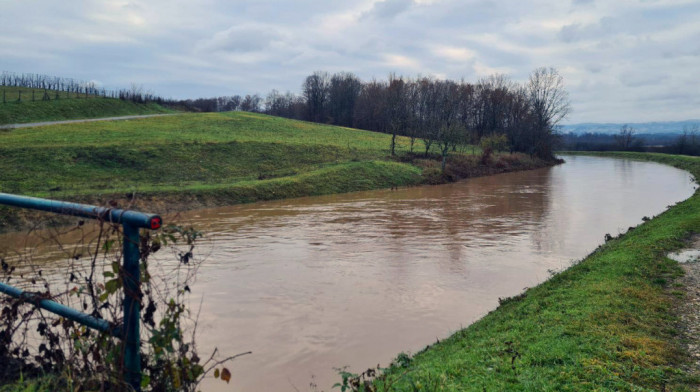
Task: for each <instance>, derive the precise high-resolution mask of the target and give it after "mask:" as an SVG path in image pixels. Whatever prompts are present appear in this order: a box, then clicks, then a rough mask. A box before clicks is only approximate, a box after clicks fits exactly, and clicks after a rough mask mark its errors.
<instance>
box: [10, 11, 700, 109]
mask: <svg viewBox="0 0 700 392" xmlns="http://www.w3.org/2000/svg"><path fill="white" fill-rule="evenodd" d="M368 4H370V3H369V1H367V2H347V1H341V0H323V1H322V0H299V1H295V2H285V1H282V0H262V1H261V0H240V1H235V2H231V1H228V0H202V1H200V2H192V1H191V0H167V1H166V0H148V1H146V0H128V2H126V1H125V2H122V3H115V2H95V1H90V0H75V1H74V2H70V4H68V3H66V4H64V3H60V4H59V3H57V2H55V1H54V0H32V1H31V2H26V1H15V2H2V1H0V15H2V20H3V23H0V55H1V57H2V58H3V61H2V66H3V67H4V68H5V69H7V70H9V71H17V72H40V73H48V74H55V75H61V76H67V77H75V78H79V79H85V80H91V79H96V80H100V81H102V82H104V84H105V85H106V86H114V87H123V86H128V85H129V84H130V83H131V82H134V83H137V84H142V85H144V87H145V88H147V89H150V90H153V91H155V92H156V93H158V94H162V95H164V96H171V97H174V98H193V97H197V96H214V95H230V94H246V93H255V92H259V93H262V94H265V93H266V92H267V91H269V90H271V89H272V88H276V89H278V90H280V91H286V90H291V91H295V92H298V91H299V87H300V85H301V82H302V80H303V78H304V76H306V75H308V74H309V73H311V72H313V71H315V70H318V69H322V70H328V71H330V72H337V71H341V70H347V71H352V72H355V73H357V74H358V75H359V76H360V77H362V78H365V79H370V78H372V77H378V78H383V77H386V75H387V74H388V73H389V72H396V73H398V74H404V75H415V74H417V73H421V74H423V75H426V76H427V75H437V76H441V77H448V78H452V79H459V78H462V77H464V78H465V79H466V80H476V78H478V77H480V76H485V75H486V74H488V73H489V72H508V73H509V74H510V76H511V77H512V79H514V80H516V81H524V80H526V79H527V76H528V74H529V72H530V71H531V70H532V69H534V68H536V67H539V66H550V65H551V66H555V67H557V68H559V70H560V72H561V73H562V74H563V75H564V77H565V79H566V83H567V85H568V86H569V91H570V96H571V99H572V101H573V106H574V111H573V114H572V117H571V118H569V120H568V121H570V122H585V121H608V120H609V121H615V122H626V121H627V122H632V121H633V120H639V121H647V120H667V119H672V118H676V119H681V118H683V117H688V116H690V115H691V114H692V117H695V118H700V105H699V104H698V100H699V99H700V98H695V99H689V98H688V97H689V96H697V97H700V96H698V95H697V91H698V89H700V80H696V79H697V77H696V75H697V69H700V57H698V56H699V55H700V47H699V46H698V42H700V30H698V28H697V27H696V26H697V22H696V21H697V20H700V3H698V2H696V3H693V4H690V3H687V2H686V3H685V4H681V3H676V4H675V5H667V4H664V3H663V2H602V1H597V2H596V1H594V0H571V1H566V2H551V1H548V0H527V1H523V0H502V1H493V0H439V1H429V2H426V1H420V2H417V1H410V0H385V1H380V2H374V3H373V5H368ZM561 20H567V21H568V22H567V24H568V25H566V26H563V27H561V28H557V27H554V26H561V25H560V23H561ZM140 21H141V22H144V23H139V22H140ZM37 26H40V27H41V28H42V29H43V30H41V29H37ZM105 38H110V39H105ZM460 48H463V49H468V51H469V52H468V55H463V56H461V57H460V54H459V53H460V52H459V49H460ZM436 53H438V54H439V53H443V54H444V53H447V54H448V56H447V57H445V56H441V55H436ZM449 54H452V56H451V57H450V56H449ZM673 97H684V99H677V100H674V101H673V105H667V106H665V105H666V103H668V102H671V100H670V99H671V98H673Z"/></svg>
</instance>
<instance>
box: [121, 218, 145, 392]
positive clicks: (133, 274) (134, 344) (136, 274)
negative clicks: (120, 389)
mask: <svg viewBox="0 0 700 392" xmlns="http://www.w3.org/2000/svg"><path fill="white" fill-rule="evenodd" d="M123 228H124V274H123V276H124V338H123V339H124V368H125V370H126V372H125V373H124V378H125V381H126V382H127V383H129V384H130V385H131V386H132V387H134V389H136V390H139V389H138V388H140V387H141V357H140V348H139V337H140V334H139V324H140V322H139V321H140V320H139V318H140V313H141V305H140V300H139V299H140V295H141V290H140V286H141V284H140V278H141V268H140V267H139V259H140V258H141V255H140V253H139V240H140V236H139V228H138V227H137V226H134V225H130V224H127V223H125V224H124V225H123ZM137 385H138V387H137Z"/></svg>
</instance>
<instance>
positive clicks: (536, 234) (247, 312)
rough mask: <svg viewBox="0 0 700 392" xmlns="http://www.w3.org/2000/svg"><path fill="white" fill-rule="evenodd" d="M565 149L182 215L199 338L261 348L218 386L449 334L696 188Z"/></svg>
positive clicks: (370, 362)
mask: <svg viewBox="0 0 700 392" xmlns="http://www.w3.org/2000/svg"><path fill="white" fill-rule="evenodd" d="M564 158H565V159H566V161H567V163H566V164H563V165H559V166H556V167H552V168H546V169H540V170H534V171H527V172H520V173H509V174H502V175H497V176H492V177H483V178H475V179H470V180H467V181H463V182H460V183H456V184H450V185H441V186H423V187H415V188H406V189H399V190H394V191H389V190H381V191H370V192H359V193H352V194H344V195H332V196H323V197H309V198H301V199H291V200H282V201H276V202H266V203H256V204H249V205H239V206H233V207H226V208H217V209H208V210H200V211H194V212H190V213H186V214H183V215H182V216H181V217H180V219H179V220H180V223H184V222H187V223H191V224H193V225H195V226H196V227H198V228H200V229H201V230H202V231H204V232H205V233H206V241H204V243H203V244H202V246H201V247H200V249H199V252H200V253H201V254H206V255H207V259H206V261H205V262H204V264H203V265H202V267H201V269H200V270H199V275H198V276H199V277H198V280H197V282H196V283H195V284H194V285H192V290H193V302H194V303H196V304H198V303H199V300H200V296H203V306H202V309H201V314H200V319H199V326H198V332H199V335H198V343H199V349H200V351H201V352H202V353H207V352H210V351H211V350H212V349H213V347H215V346H216V347H218V348H219V350H220V351H221V352H223V353H227V354H235V353H238V352H242V351H248V350H251V351H253V354H252V355H248V356H244V357H241V358H238V359H236V360H235V361H234V362H233V363H231V364H230V365H229V366H228V368H229V369H230V370H231V371H232V374H233V376H232V382H231V384H229V385H227V384H225V383H222V382H221V381H219V380H213V379H212V380H206V381H205V383H204V385H203V390H204V391H233V390H235V391H249V392H253V391H295V390H299V391H308V390H310V388H309V384H310V383H312V382H313V383H315V384H317V385H318V390H325V391H329V390H331V385H332V384H333V383H334V382H336V381H338V380H339V377H338V376H337V372H336V371H335V370H334V368H339V367H343V366H348V369H349V370H352V371H362V370H364V369H366V368H368V367H373V366H376V365H377V364H378V363H379V364H381V365H387V364H388V363H389V362H390V361H391V360H392V359H393V358H394V357H395V356H396V355H397V354H398V353H400V352H408V353H412V352H416V351H418V350H420V349H422V348H424V347H425V346H426V345H428V344H431V343H433V342H435V340H436V339H443V338H445V337H447V336H449V335H450V334H451V333H453V332H455V331H456V330H458V329H459V328H460V327H465V326H467V325H469V324H470V323H472V322H473V321H475V320H477V319H478V318H480V317H482V316H483V315H484V314H486V313H487V312H489V311H491V310H493V309H495V308H496V307H497V305H498V298H499V297H508V296H513V295H517V294H518V293H520V292H522V291H523V289H524V288H526V287H531V286H534V285H536V284H538V283H540V282H542V281H544V280H546V279H547V278H548V277H549V276H550V272H551V271H555V270H561V269H563V268H566V267H568V266H569V265H571V263H572V262H573V261H575V260H579V259H581V258H583V257H585V256H586V255H587V254H588V253H590V252H591V251H592V250H593V249H595V248H596V247H597V246H598V245H599V244H601V243H602V242H603V238H604V236H605V234H606V233H609V234H611V235H617V234H619V233H622V232H625V231H626V230H627V228H628V227H629V226H635V225H637V224H639V223H641V222H642V217H643V216H653V215H655V214H658V213H660V212H662V211H663V210H664V209H665V208H666V206H668V205H670V204H673V203H675V202H678V201H681V200H684V199H686V198H688V197H689V196H690V195H691V194H692V193H693V191H694V188H695V184H694V183H693V182H692V180H691V177H690V175H689V174H688V173H686V172H684V171H681V170H677V169H674V168H671V167H668V166H663V165H659V164H655V163H643V162H633V161H628V160H618V159H607V158H593V157H574V156H567V157H564ZM4 238H5V239H6V240H5V241H4V242H5V243H6V244H7V243H8V242H10V241H9V240H8V238H10V237H8V236H5V237H4ZM0 242H2V240H1V239H0Z"/></svg>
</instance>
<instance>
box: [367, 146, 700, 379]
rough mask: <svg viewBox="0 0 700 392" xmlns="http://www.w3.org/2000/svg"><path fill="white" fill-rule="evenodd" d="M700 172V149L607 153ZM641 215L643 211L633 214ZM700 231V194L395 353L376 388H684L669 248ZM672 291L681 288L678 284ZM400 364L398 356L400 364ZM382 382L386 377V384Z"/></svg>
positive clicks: (675, 270)
mask: <svg viewBox="0 0 700 392" xmlns="http://www.w3.org/2000/svg"><path fill="white" fill-rule="evenodd" d="M598 155H601V156H609V157H623V158H630V159H642V160H649V161H656V162H662V163H665V164H669V165H673V166H676V167H679V168H682V169H685V170H688V171H689V172H691V173H692V174H693V175H694V176H695V177H696V178H698V176H699V175H700V158H695V157H685V156H672V155H661V154H639V153H604V154H598ZM640 218H641V217H640ZM699 232H700V195H699V194H698V193H696V194H695V195H693V196H692V197H691V198H690V199H688V200H686V201H684V202H681V203H678V204H677V205H675V206H673V207H672V208H670V209H669V210H667V211H666V212H664V213H663V214H661V215H659V216H657V217H655V218H654V219H652V220H651V221H649V222H646V223H644V224H642V225H640V226H638V227H637V228H636V229H634V230H632V231H630V232H628V233H627V234H625V235H621V236H620V237H618V238H615V239H613V240H611V241H609V242H607V243H606V244H605V245H602V246H601V247H600V248H598V249H597V250H596V251H595V252H593V253H592V254H591V255H590V256H588V257H587V258H586V259H585V260H583V261H581V262H580V263H577V264H576V265H574V266H572V267H570V268H569V269H567V270H565V271H564V272H561V273H559V274H557V275H555V276H553V277H552V278H551V279H549V280H548V281H546V282H544V283H542V284H541V285H539V286H537V287H534V288H531V289H529V290H527V291H526V292H525V293H524V294H522V295H521V296H519V297H516V298H511V299H508V300H505V301H502V302H503V303H502V305H501V306H500V307H499V308H498V309H496V310H495V311H493V312H491V313H489V314H488V315H487V316H485V317H484V318H483V319H481V320H480V321H478V322H476V323H474V324H473V325H471V326H469V327H468V328H465V329H463V330H461V331H459V332H457V333H455V334H454V335H452V336H451V337H450V338H448V339H446V340H444V341H442V342H439V343H438V344H435V345H433V346H431V347H428V348H426V349H425V350H424V351H422V352H420V353H418V354H416V355H415V356H414V357H413V358H412V359H408V358H406V357H403V358H402V359H400V360H397V364H395V365H394V366H393V367H392V368H391V369H390V370H389V371H388V373H387V375H386V377H385V378H384V379H382V380H381V381H377V382H376V384H377V385H379V390H391V391H689V390H697V387H698V381H699V380H698V379H697V377H695V376H693V375H691V374H688V373H687V372H686V370H685V369H686V366H685V365H687V364H688V363H689V362H690V361H691V360H692V359H691V358H690V357H689V355H688V353H687V352H685V351H683V349H682V347H681V346H680V345H679V341H678V338H677V333H678V332H677V329H676V328H677V325H676V322H677V318H676V316H675V315H674V313H673V309H674V303H675V301H679V300H681V299H678V298H677V296H674V295H672V291H675V290H677V289H678V288H677V287H674V285H673V279H674V278H675V277H677V276H679V275H681V274H682V270H681V269H680V268H679V266H678V264H677V263H676V262H674V261H671V260H670V259H668V258H666V257H665V255H666V254H667V252H669V251H671V250H674V249H678V248H680V247H682V246H683V245H684V242H683V241H684V240H685V239H687V238H688V237H689V236H690V235H691V234H692V233H699ZM674 294H676V295H677V294H678V292H677V291H676V292H675V293H674ZM400 364H402V365H403V366H401V365H400ZM387 386H389V387H387Z"/></svg>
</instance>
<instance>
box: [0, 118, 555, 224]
mask: <svg viewBox="0 0 700 392" xmlns="http://www.w3.org/2000/svg"><path fill="white" fill-rule="evenodd" d="M390 138H391V135H387V134H382V133H376V132H369V131H361V130H357V129H350V128H342V127H336V126H327V125H320V124H313V123H307V122H302V121H294V120H288V119H283V118H278V117H271V116H266V115H262V114H254V113H245V112H232V113H207V114H181V115H177V116H168V117H159V118H143V119H136V120H127V121H107V122H96V123H81V124H64V125H52V126H47V127H40V128H32V129H15V130H11V131H7V132H2V133H0V140H1V141H2V147H0V155H2V156H3V160H2V161H0V173H2V176H1V177H0V191H1V192H6V193H16V194H24V195H29V196H37V197H46V198H52V199H62V200H70V201H77V202H83V203H89V204H106V203H110V204H117V205H120V206H130V207H133V208H137V209H141V210H146V211H156V212H159V213H168V212H176V211H183V210H191V209H197V208H204V207H215V206H224V205H231V204H238V203H247V202H254V201H262V200H272V199H282V198H290V197H301V196H314V195H323V194H331V193H344V192H353V191H361V190H369V189H379V188H393V187H402V186H414V185H421V184H428V183H430V184H437V183H445V182H450V181H456V180H459V179H463V178H468V177H475V176H483V175H490V174H497V173H503V172H508V171H517V170H528V169H535V168H539V167H544V166H549V165H553V164H555V163H556V162H547V161H542V160H538V159H533V158H530V157H529V156H527V155H522V154H512V155H511V154H494V155H493V156H491V157H489V158H488V159H486V160H483V161H482V159H481V156H480V155H471V154H468V153H465V154H459V153H454V154H453V155H452V156H451V157H450V158H449V159H448V166H447V168H446V171H445V173H444V174H443V173H442V171H441V170H440V164H439V157H438V156H433V157H428V158H425V157H422V156H420V155H414V154H411V153H410V151H408V145H409V142H408V139H406V138H399V140H398V142H399V145H398V148H397V152H398V153H397V156H395V157H391V156H390V155H389V151H388V148H389V145H390ZM477 154H478V153H477ZM35 221H36V216H34V215H31V214H30V215H23V214H19V213H18V212H17V211H16V210H10V209H7V208H4V209H3V208H0V231H3V230H4V231H7V230H11V229H17V228H25V227H28V225H30V224H31V223H32V222H35Z"/></svg>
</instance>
